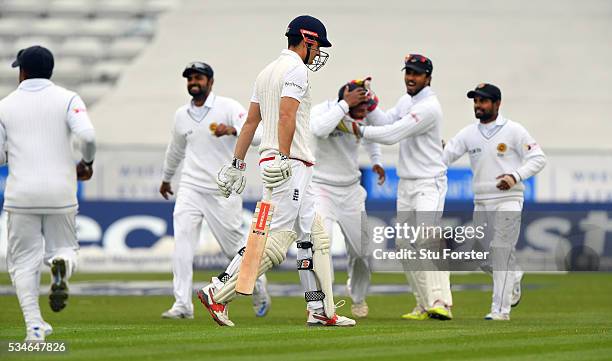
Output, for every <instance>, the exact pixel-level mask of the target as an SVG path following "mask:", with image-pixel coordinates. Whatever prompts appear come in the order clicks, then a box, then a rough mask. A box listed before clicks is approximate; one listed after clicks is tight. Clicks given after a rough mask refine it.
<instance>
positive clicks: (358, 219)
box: [310, 78, 385, 318]
mask: <svg viewBox="0 0 612 361" xmlns="http://www.w3.org/2000/svg"><path fill="white" fill-rule="evenodd" d="M370 81H371V79H370V78H366V79H360V80H352V81H350V82H348V83H346V84H344V85H342V87H340V90H339V91H338V98H336V99H333V100H327V101H324V102H323V103H321V104H318V105H316V106H315V107H313V108H312V114H311V116H310V130H311V131H312V133H313V134H314V135H315V157H316V159H317V164H316V165H315V166H314V173H313V177H312V182H313V189H314V193H315V197H316V198H315V204H316V211H317V213H319V214H320V215H321V218H322V219H323V224H324V225H325V230H326V231H327V234H329V235H331V234H332V228H333V225H334V223H338V225H339V226H340V229H341V230H342V233H343V235H344V240H345V242H346V249H347V253H348V280H347V288H348V291H349V295H350V296H351V300H352V305H351V312H352V314H353V316H355V317H359V318H363V317H367V315H368V304H367V303H366V294H367V293H368V288H369V286H370V274H371V272H372V271H371V268H370V263H371V253H372V249H371V247H370V246H371V242H370V237H369V234H368V232H367V227H366V225H365V224H362V221H363V220H365V219H366V216H365V199H366V191H365V189H363V187H362V186H361V185H360V183H359V180H360V178H361V172H360V171H359V160H358V151H359V145H360V144H362V145H363V146H364V147H365V148H366V150H367V152H368V154H369V156H370V161H371V162H372V164H373V167H372V171H374V172H376V173H377V174H378V179H379V182H378V183H379V184H382V183H383V182H384V181H385V170H384V169H383V167H382V163H381V161H380V158H381V152H380V145H379V144H377V143H370V142H367V141H360V139H359V138H356V137H354V136H351V135H349V134H347V133H345V132H344V131H343V128H344V127H346V126H347V125H348V126H351V123H353V122H354V121H358V122H362V123H363V124H372V122H371V121H370V120H369V118H368V117H367V115H368V114H369V113H371V112H372V111H374V110H375V109H377V108H376V106H377V105H378V98H377V97H376V96H375V95H374V93H373V92H372V91H371V90H370ZM379 111H380V110H379ZM362 217H363V218H362Z"/></svg>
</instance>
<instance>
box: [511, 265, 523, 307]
mask: <svg viewBox="0 0 612 361" xmlns="http://www.w3.org/2000/svg"><path fill="white" fill-rule="evenodd" d="M515 273H516V277H515V279H514V286H513V287H512V300H511V301H510V302H511V303H510V306H511V307H516V306H518V304H519V303H520V302H521V280H522V279H523V271H516V272H515Z"/></svg>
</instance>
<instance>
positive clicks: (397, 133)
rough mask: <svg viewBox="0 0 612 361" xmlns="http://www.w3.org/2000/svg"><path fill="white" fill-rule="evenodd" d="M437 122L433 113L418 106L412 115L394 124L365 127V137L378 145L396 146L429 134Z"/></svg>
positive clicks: (409, 114)
mask: <svg viewBox="0 0 612 361" xmlns="http://www.w3.org/2000/svg"><path fill="white" fill-rule="evenodd" d="M435 121H436V118H435V116H434V114H433V113H432V112H431V111H429V110H428V109H427V108H425V107H421V106H419V105H418V104H417V105H416V106H414V107H413V108H412V109H411V111H410V113H408V114H407V115H406V116H404V117H403V118H402V119H400V120H398V121H396V122H395V123H393V124H388V125H384V126H382V127H373V126H368V127H365V129H364V131H363V137H364V138H365V139H367V140H370V141H373V142H376V143H382V144H395V143H398V142H399V141H401V140H402V139H404V138H408V137H412V136H415V135H419V134H422V133H424V132H427V131H428V130H429V129H430V128H431V127H433V126H434V123H435Z"/></svg>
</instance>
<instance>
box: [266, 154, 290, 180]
mask: <svg viewBox="0 0 612 361" xmlns="http://www.w3.org/2000/svg"><path fill="white" fill-rule="evenodd" d="M289 178H291V164H290V163H289V157H288V156H286V155H284V154H280V155H279V156H278V157H277V158H276V159H275V160H274V163H272V164H270V165H268V166H266V167H263V170H262V174H261V179H262V180H263V183H264V187H266V188H276V187H278V186H280V185H282V184H283V183H285V182H287V181H288V180H289Z"/></svg>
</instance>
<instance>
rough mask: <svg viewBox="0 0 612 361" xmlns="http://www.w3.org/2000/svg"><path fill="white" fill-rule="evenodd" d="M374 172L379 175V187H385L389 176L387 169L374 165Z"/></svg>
mask: <svg viewBox="0 0 612 361" xmlns="http://www.w3.org/2000/svg"><path fill="white" fill-rule="evenodd" d="M372 171H373V172H374V173H376V174H378V182H377V183H378V185H379V186H380V185H383V183H385V180H386V179H387V175H386V174H385V168H383V167H382V166H381V165H380V164H374V166H373V167H372Z"/></svg>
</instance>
